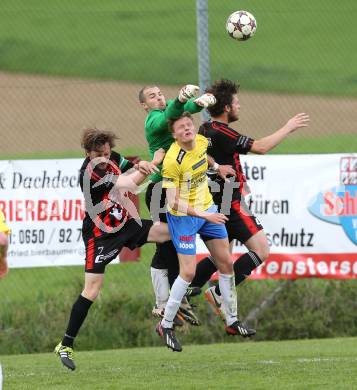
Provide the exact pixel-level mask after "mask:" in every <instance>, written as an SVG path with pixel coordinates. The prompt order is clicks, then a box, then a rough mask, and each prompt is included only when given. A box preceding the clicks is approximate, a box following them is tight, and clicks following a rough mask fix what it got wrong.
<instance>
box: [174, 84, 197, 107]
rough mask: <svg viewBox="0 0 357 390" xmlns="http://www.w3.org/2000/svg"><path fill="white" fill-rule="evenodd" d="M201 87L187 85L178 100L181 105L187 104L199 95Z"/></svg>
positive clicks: (182, 89)
mask: <svg viewBox="0 0 357 390" xmlns="http://www.w3.org/2000/svg"><path fill="white" fill-rule="evenodd" d="M199 91H200V87H198V86H197V85H192V84H187V85H185V86H184V87H182V88H181V89H180V92H179V96H178V99H179V101H180V102H181V103H186V102H187V100H189V99H191V98H193V97H195V96H197V95H198V92H199Z"/></svg>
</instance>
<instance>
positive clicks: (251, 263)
mask: <svg viewBox="0 0 357 390" xmlns="http://www.w3.org/2000/svg"><path fill="white" fill-rule="evenodd" d="M260 264H262V261H261V260H260V258H259V256H258V255H257V254H256V253H255V252H248V253H244V255H242V256H240V257H239V258H238V259H237V260H236V262H235V263H234V264H233V269H234V278H235V285H236V286H238V285H239V284H240V283H242V282H243V281H244V280H245V279H246V278H247V277H248V276H249V275H250V274H251V272H252V271H253V270H254V269H256V268H257V267H258V266H259V265H260ZM215 291H216V293H217V294H218V295H221V292H220V290H219V285H218V284H217V286H216V290H215Z"/></svg>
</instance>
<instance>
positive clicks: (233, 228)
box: [226, 200, 263, 244]
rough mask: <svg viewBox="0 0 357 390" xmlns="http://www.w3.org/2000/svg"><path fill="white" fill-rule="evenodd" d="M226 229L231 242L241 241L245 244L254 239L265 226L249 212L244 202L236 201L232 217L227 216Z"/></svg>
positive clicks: (233, 204)
mask: <svg viewBox="0 0 357 390" xmlns="http://www.w3.org/2000/svg"><path fill="white" fill-rule="evenodd" d="M227 217H228V221H227V222H226V229H227V233H228V239H229V242H231V241H232V240H239V241H240V242H241V243H242V244H244V243H245V242H246V241H247V240H249V239H250V238H251V237H253V236H254V235H255V234H256V233H258V232H259V231H260V230H263V226H262V224H261V223H260V221H259V220H258V218H257V217H255V216H254V215H253V214H252V212H251V211H250V210H249V207H248V205H247V204H246V203H245V201H244V200H241V201H239V200H234V201H233V202H232V204H231V209H230V215H227Z"/></svg>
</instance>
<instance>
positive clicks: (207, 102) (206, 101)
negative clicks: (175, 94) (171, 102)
mask: <svg viewBox="0 0 357 390" xmlns="http://www.w3.org/2000/svg"><path fill="white" fill-rule="evenodd" d="M216 101H217V100H216V98H215V97H214V95H212V94H211V93H204V94H203V95H201V96H200V97H198V98H197V99H195V100H194V102H195V103H196V104H198V105H199V106H200V107H203V108H207V107H211V106H214V105H215V104H216Z"/></svg>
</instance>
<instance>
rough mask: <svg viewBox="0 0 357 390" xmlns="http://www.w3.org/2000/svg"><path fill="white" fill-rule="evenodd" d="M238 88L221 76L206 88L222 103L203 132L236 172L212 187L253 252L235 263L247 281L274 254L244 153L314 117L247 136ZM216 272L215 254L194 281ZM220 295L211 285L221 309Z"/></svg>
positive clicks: (233, 235)
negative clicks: (252, 196)
mask: <svg viewBox="0 0 357 390" xmlns="http://www.w3.org/2000/svg"><path fill="white" fill-rule="evenodd" d="M238 90H239V85H237V84H235V83H234V82H232V81H230V80H225V79H222V80H218V81H216V82H215V83H214V84H213V85H212V86H211V87H210V88H208V89H207V90H206V93H211V94H213V95H214V96H215V98H216V104H214V105H212V106H210V107H208V108H207V110H208V111H209V113H210V114H211V117H212V120H211V121H210V122H205V123H203V124H202V125H201V127H200V130H199V133H200V134H202V135H204V136H205V137H207V138H208V140H209V146H208V149H207V153H208V154H209V155H210V156H212V157H213V158H214V159H215V161H216V163H217V164H225V165H227V164H229V165H231V166H232V167H233V168H234V170H235V172H236V176H235V177H234V178H232V179H231V181H230V183H225V182H224V181H223V180H221V179H220V178H217V179H216V181H215V182H216V184H217V185H216V187H218V188H215V189H214V188H213V187H211V188H212V195H213V200H214V202H215V203H216V204H217V205H218V206H219V207H220V211H221V212H222V213H224V214H226V215H227V216H228V218H229V220H228V221H227V222H226V228H227V232H228V237H229V241H230V242H231V243H232V242H233V240H234V239H237V240H239V241H240V242H242V243H243V244H244V245H245V246H246V248H247V249H248V252H247V253H245V254H244V255H242V256H240V257H239V258H238V259H237V261H236V262H235V264H234V271H235V283H236V285H239V284H240V283H241V282H243V281H244V279H245V278H246V277H248V276H249V275H250V274H251V272H252V271H253V270H254V269H255V268H256V267H258V266H259V265H260V264H261V263H262V262H263V261H265V260H266V259H267V258H268V255H269V245H268V241H267V238H266V235H265V233H264V231H263V227H262V225H261V224H260V222H259V221H258V219H257V218H256V217H255V216H254V215H253V214H252V213H251V211H250V210H249V207H248V205H247V203H246V202H245V200H244V195H245V194H246V189H247V186H246V178H245V176H244V174H243V170H242V166H241V163H240V155H241V154H247V153H249V152H250V153H256V154H265V153H267V152H268V151H269V150H271V149H273V148H274V147H275V146H277V145H278V144H280V143H281V142H282V141H283V140H284V139H285V138H286V137H287V136H288V135H289V134H290V133H292V132H293V131H295V130H297V129H299V128H301V127H306V126H307V125H308V122H309V116H308V115H306V114H304V113H300V114H297V115H296V116H294V117H292V118H291V119H290V120H289V121H288V122H287V123H286V124H285V125H284V126H283V127H282V128H281V129H279V130H277V131H275V132H274V133H272V134H270V135H268V136H266V137H264V138H261V139H259V140H254V139H253V138H250V137H247V136H245V135H242V134H240V133H238V132H237V131H236V130H234V129H233V128H231V127H230V126H229V124H230V123H232V122H235V121H237V120H238V119H239V110H240V102H239V98H238ZM216 168H217V167H216ZM215 271H216V266H215V265H214V264H213V262H212V261H210V259H208V258H206V259H204V260H202V261H201V263H200V264H199V265H198V267H197V270H196V277H195V279H194V280H193V281H192V286H198V287H202V286H203V285H204V284H205V283H206V282H207V281H208V280H209V278H210V277H211V275H212V274H213V273H214V272H215ZM219 295H220V294H219V288H218V286H217V288H216V289H214V288H210V289H208V290H207V291H206V297H207V299H208V300H209V302H210V303H212V304H213V306H215V309H216V311H217V304H216V302H217V300H219Z"/></svg>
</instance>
